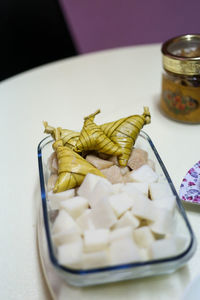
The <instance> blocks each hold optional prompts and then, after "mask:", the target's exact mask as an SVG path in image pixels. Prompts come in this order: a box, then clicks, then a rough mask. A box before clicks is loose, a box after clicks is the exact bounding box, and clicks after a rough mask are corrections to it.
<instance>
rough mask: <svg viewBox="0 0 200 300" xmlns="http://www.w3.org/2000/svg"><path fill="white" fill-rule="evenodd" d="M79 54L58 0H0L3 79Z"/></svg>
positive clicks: (0, 53)
mask: <svg viewBox="0 0 200 300" xmlns="http://www.w3.org/2000/svg"><path fill="white" fill-rule="evenodd" d="M76 54H77V51H76V49H75V46H74V43H73V40H72V37H71V34H70V32H69V29H68V24H67V20H64V17H63V15H62V12H61V9H60V7H59V4H58V2H57V1H56V0H0V80H3V79H6V78H8V77H10V76H13V75H15V74H18V73H21V72H23V71H26V70H29V69H31V68H33V67H37V66H39V65H43V64H46V63H48V62H51V61H55V60H58V59H62V58H66V57H71V56H74V55H76Z"/></svg>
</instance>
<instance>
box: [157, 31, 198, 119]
mask: <svg viewBox="0 0 200 300" xmlns="http://www.w3.org/2000/svg"><path fill="white" fill-rule="evenodd" d="M162 54H163V67H164V73H163V76H162V94H161V108H162V110H163V112H164V113H165V114H166V115H167V116H168V117H170V118H172V119H174V120H176V121H181V122H187V123H200V35H184V36H180V37H177V38H173V39H170V40H169V41H167V42H165V43H164V44H163V46H162Z"/></svg>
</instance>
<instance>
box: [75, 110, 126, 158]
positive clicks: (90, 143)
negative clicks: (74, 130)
mask: <svg viewBox="0 0 200 300" xmlns="http://www.w3.org/2000/svg"><path fill="white" fill-rule="evenodd" d="M99 112H100V110H98V111H96V112H95V113H93V114H91V115H89V116H88V117H85V118H84V125H83V128H82V130H81V133H80V137H79V139H78V141H77V143H76V147H75V151H77V152H82V151H88V150H96V151H97V152H101V153H104V154H108V155H116V156H118V155H120V154H121V153H122V151H121V147H120V146H119V145H117V144H115V143H114V142H113V141H111V139H109V138H108V137H107V136H106V134H105V133H104V132H103V130H102V129H101V128H100V126H98V125H96V124H95V123H94V118H95V116H96V114H98V113H99Z"/></svg>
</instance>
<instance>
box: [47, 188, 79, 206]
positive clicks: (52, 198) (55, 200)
mask: <svg viewBox="0 0 200 300" xmlns="http://www.w3.org/2000/svg"><path fill="white" fill-rule="evenodd" d="M74 195H75V189H70V190H67V191H64V192H60V193H53V192H52V191H50V192H49V193H48V200H49V202H50V206H51V209H59V208H60V202H61V201H63V200H67V199H69V198H72V197H74Z"/></svg>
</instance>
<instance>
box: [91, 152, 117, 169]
mask: <svg viewBox="0 0 200 300" xmlns="http://www.w3.org/2000/svg"><path fill="white" fill-rule="evenodd" d="M86 160H87V161H88V162H89V163H91V164H92V165H93V166H94V167H96V168H97V169H99V170H101V169H106V168H109V167H111V166H112V165H113V162H111V161H108V160H105V159H102V158H99V157H97V156H95V155H92V154H89V155H87V156H86Z"/></svg>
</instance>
